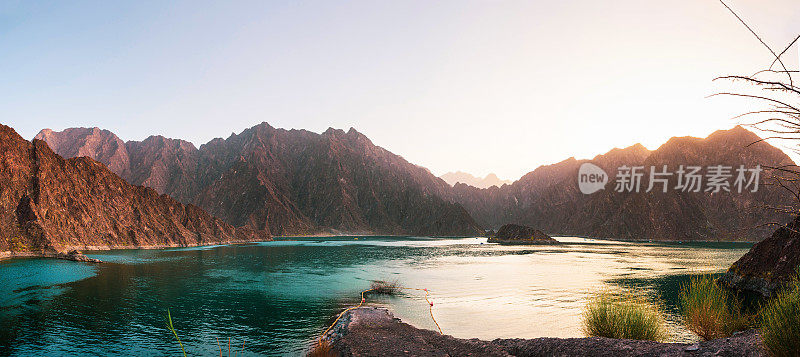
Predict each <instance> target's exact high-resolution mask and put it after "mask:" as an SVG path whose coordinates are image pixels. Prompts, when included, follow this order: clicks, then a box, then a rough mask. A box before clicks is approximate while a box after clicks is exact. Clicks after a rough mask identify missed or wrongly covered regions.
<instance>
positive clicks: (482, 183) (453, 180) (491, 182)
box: [439, 171, 512, 188]
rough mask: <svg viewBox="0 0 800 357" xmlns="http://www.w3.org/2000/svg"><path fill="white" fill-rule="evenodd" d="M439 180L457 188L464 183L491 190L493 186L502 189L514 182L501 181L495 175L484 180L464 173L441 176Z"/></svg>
mask: <svg viewBox="0 0 800 357" xmlns="http://www.w3.org/2000/svg"><path fill="white" fill-rule="evenodd" d="M439 178H441V179H442V180H444V182H447V184H449V185H450V186H455V184H457V183H463V184H466V185H469V186H472V187H477V188H489V187H492V186H497V187H500V186H503V185H507V184H510V183H511V182H512V181H510V180H501V179H500V178H499V177H497V175H495V174H493V173H490V174H488V175H486V177H484V178H479V177H475V176H472V175H471V174H468V173H466V172H462V171H456V172H448V173H446V174H444V175H442V176H439Z"/></svg>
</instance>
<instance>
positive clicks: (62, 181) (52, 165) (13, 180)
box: [0, 125, 268, 252]
mask: <svg viewBox="0 0 800 357" xmlns="http://www.w3.org/2000/svg"><path fill="white" fill-rule="evenodd" d="M102 142H104V143H108V141H102ZM112 143H113V141H112ZM101 147H108V146H107V145H106V144H102V145H101ZM77 152H81V151H80V150H77ZM84 152H85V151H84ZM93 152H94V153H98V152H102V153H108V152H114V151H113V150H112V151H103V150H101V151H93ZM0 154H1V155H2V160H1V161H0V182H2V184H0V205H2V208H3V210H2V213H0V251H17V252H18V251H53V250H56V251H61V250H66V249H71V248H78V249H84V248H87V247H98V248H113V247H138V246H185V245H199V244H210V243H216V242H230V241H246V240H264V239H268V235H266V234H265V233H264V232H253V231H252V230H249V229H243V228H239V229H237V228H234V227H232V226H231V225H229V224H227V223H224V222H223V221H222V220H220V219H218V218H215V217H212V216H211V215H209V214H208V213H206V212H204V211H203V210H201V209H199V208H197V207H195V206H192V205H183V204H181V203H179V202H177V201H175V200H174V199H172V198H170V197H168V196H166V195H159V194H158V193H157V192H156V191H154V190H153V189H151V188H145V187H141V186H133V185H131V184H129V183H127V182H125V180H123V179H122V178H120V177H119V176H117V175H116V174H114V173H112V172H111V171H110V170H109V169H108V168H106V167H105V166H104V165H103V164H101V163H99V162H97V161H94V160H93V159H90V158H86V157H79V158H73V159H69V160H66V159H64V158H62V157H61V156H59V155H57V154H56V153H54V152H53V151H52V150H51V149H50V148H49V147H48V145H47V144H46V143H45V142H44V141H41V140H34V141H33V142H29V141H27V140H25V139H23V138H22V137H20V136H19V135H18V134H17V133H16V132H15V131H14V130H13V129H12V128H10V127H8V126H5V125H0ZM103 157H106V158H120V157H123V155H120V153H119V151H117V152H116V153H115V154H112V155H106V156H103ZM117 167H118V169H122V170H124V168H120V167H119V166H117Z"/></svg>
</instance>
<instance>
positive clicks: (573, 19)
mask: <svg viewBox="0 0 800 357" xmlns="http://www.w3.org/2000/svg"><path fill="white" fill-rule="evenodd" d="M727 2H728V4H729V5H730V6H731V7H732V8H733V9H734V10H736V11H737V12H738V13H739V14H740V15H742V17H743V18H745V19H746V20H747V21H748V23H749V24H750V25H751V26H752V27H753V28H754V29H756V31H757V32H758V33H759V34H760V35H761V36H762V38H763V39H764V40H765V41H766V42H767V43H768V44H769V45H770V46H773V47H775V48H779V49H782V48H783V47H785V46H786V45H787V44H788V43H789V42H790V41H791V40H792V39H793V38H794V37H795V36H796V35H797V34H800V1H796V0H727ZM784 58H785V59H786V61H787V64H789V66H790V67H794V68H797V66H798V51H797V49H796V48H795V49H793V50H791V51H789V52H787V55H786V56H784ZM770 62H771V55H770V53H769V52H768V51H767V50H766V49H765V48H764V47H763V46H762V45H761V44H760V43H759V42H758V40H757V39H755V38H754V37H753V36H752V35H751V34H750V33H749V32H748V31H747V29H745V28H744V27H743V26H742V25H741V24H740V23H739V22H738V20H736V19H735V18H734V17H733V16H732V15H731V14H730V13H729V12H728V11H727V10H726V9H725V8H724V7H723V6H722V5H721V4H720V3H719V1H718V0H673V1H658V2H657V1H641V0H613V1H612V0H562V1H531V0H528V1H489V0H485V1H469V0H460V1H427V0H426V1H414V0H402V1H374V0H368V1H280V2H279V1H226V2H204V1H175V2H163V1H135V2H134V1H131V2H123V1H97V2H87V1H71V2H66V1H54V2H46V1H37V2H31V1H10V0H0V122H2V123H3V124H6V125H10V126H12V127H13V128H15V129H16V130H17V131H18V132H19V133H20V134H21V135H22V136H23V137H25V138H28V139H31V138H33V136H34V135H36V133H38V132H39V130H41V129H43V128H51V129H54V130H61V129H64V128H68V127H75V126H82V127H92V126H97V127H101V128H104V129H108V130H111V131H113V132H115V133H116V134H117V135H119V136H120V137H121V138H122V139H123V140H142V139H144V138H146V137H147V136H149V135H154V134H158V135H164V136H167V137H173V138H181V139H185V140H189V141H191V142H193V143H194V144H195V145H197V146H200V145H201V144H203V143H205V142H208V141H209V140H211V139H213V138H215V137H223V138H225V137H228V136H229V135H231V133H239V132H241V131H242V130H244V129H246V128H248V127H251V126H253V125H256V124H258V123H260V122H264V121H266V122H268V123H270V124H271V125H273V126H275V127H282V128H287V129H288V128H297V129H307V130H311V131H314V132H322V131H324V130H325V129H327V128H328V127H334V128H341V129H345V130H347V129H348V128H350V127H354V128H356V129H357V130H358V131H360V132H362V133H364V134H365V135H367V136H368V137H369V138H370V139H372V141H373V142H374V143H375V144H377V145H380V146H382V147H384V148H386V149H388V150H390V151H392V152H394V153H396V154H399V155H401V156H403V157H404V158H405V159H407V160H408V161H410V162H412V163H415V164H417V165H421V166H424V167H427V168H429V169H430V170H431V171H432V172H433V173H434V174H436V175H441V174H444V173H445V172H448V171H458V170H460V171H465V172H469V173H471V174H473V175H476V176H484V175H486V174H488V173H490V172H494V173H496V174H497V175H498V176H499V177H500V178H502V179H517V178H519V177H520V176H521V175H523V174H525V173H527V172H529V171H531V170H533V169H534V168H536V167H537V166H540V165H543V164H551V163H555V162H558V161H561V160H563V159H566V158H568V157H573V156H574V157H577V158H591V157H593V156H595V155H597V154H601V153H604V152H606V151H608V150H610V149H612V148H614V147H625V146H629V145H632V144H634V143H642V144H644V145H645V146H646V147H648V148H650V149H655V148H657V147H658V146H659V145H660V144H662V143H663V142H665V141H666V140H667V139H668V138H670V137H672V136H685V135H692V136H706V135H708V134H709V133H711V132H713V131H714V130H717V129H727V128H730V127H732V126H733V125H735V124H736V123H737V122H736V121H735V120H732V119H731V118H732V117H733V116H735V115H737V114H740V113H742V112H743V110H745V109H746V108H748V107H749V105H750V104H745V103H742V100H737V99H733V98H721V97H713V98H707V96H708V95H710V94H713V93H715V92H718V91H725V90H727V89H728V88H727V87H726V86H727V85H729V84H726V83H720V82H719V81H717V82H712V80H713V79H714V78H716V77H717V76H721V75H728V74H745V75H747V74H752V73H753V72H755V71H757V70H759V69H762V68H764V67H766V66H768V65H769V63H770Z"/></svg>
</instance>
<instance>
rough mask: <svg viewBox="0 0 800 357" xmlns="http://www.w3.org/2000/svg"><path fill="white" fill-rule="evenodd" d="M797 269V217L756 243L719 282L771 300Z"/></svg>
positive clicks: (799, 232)
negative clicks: (770, 297)
mask: <svg viewBox="0 0 800 357" xmlns="http://www.w3.org/2000/svg"><path fill="white" fill-rule="evenodd" d="M798 269H800V216H798V217H795V219H794V220H793V221H791V222H789V223H788V224H786V225H785V226H783V227H780V228H778V229H777V230H776V231H775V232H774V233H772V235H771V236H770V237H769V238H767V239H764V240H762V241H760V242H758V243H756V244H755V245H754V246H753V247H752V248H750V251H748V252H747V253H745V255H743V256H742V257H741V258H739V260H737V261H736V262H735V263H733V265H731V267H730V268H729V269H728V271H727V272H726V273H725V275H723V276H722V277H721V278H720V281H721V282H722V283H724V284H725V285H727V286H729V287H731V288H734V289H737V290H745V291H751V292H756V293H759V294H761V295H763V296H767V297H769V296H773V295H775V293H776V292H777V291H778V290H780V289H781V288H782V287H783V286H785V285H786V284H787V283H788V282H790V281H791V279H793V278H794V277H796V276H797V274H798Z"/></svg>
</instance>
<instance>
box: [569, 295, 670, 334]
mask: <svg viewBox="0 0 800 357" xmlns="http://www.w3.org/2000/svg"><path fill="white" fill-rule="evenodd" d="M583 332H584V333H585V334H586V335H587V336H595V337H609V338H625V339H632V340H650V341H662V340H664V338H666V335H667V333H666V325H665V322H664V318H663V315H662V313H661V309H660V308H659V307H658V306H656V305H655V304H653V303H651V302H649V301H648V300H647V299H645V298H644V297H641V296H637V295H634V294H631V293H623V294H620V295H616V294H612V293H609V292H600V293H598V294H597V295H596V296H595V297H594V298H593V299H592V300H591V301H589V303H588V304H587V305H586V308H585V309H584V311H583Z"/></svg>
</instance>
